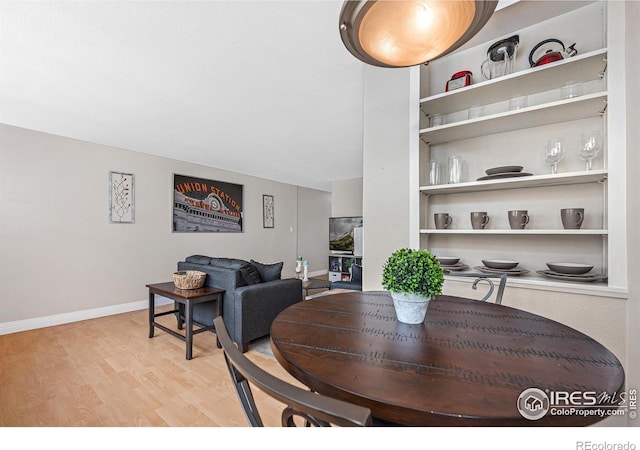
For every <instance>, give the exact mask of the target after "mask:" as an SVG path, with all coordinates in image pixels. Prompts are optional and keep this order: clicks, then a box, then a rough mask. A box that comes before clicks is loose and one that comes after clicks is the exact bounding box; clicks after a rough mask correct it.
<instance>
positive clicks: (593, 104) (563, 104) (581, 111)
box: [420, 92, 607, 145]
mask: <svg viewBox="0 0 640 450" xmlns="http://www.w3.org/2000/svg"><path fill="white" fill-rule="evenodd" d="M606 101H607V92H596V93H594V94H588V95H583V96H580V97H575V98H571V99H567V100H559V101H556V102H550V103H543V104H540V105H534V106H529V107H527V108H522V109H518V110H515V111H506V112H502V113H498V114H491V115H487V116H483V117H480V118H478V119H470V120H461V121H460V122H454V123H450V124H446V125H441V126H437V127H430V128H423V129H421V130H420V137H421V138H422V140H423V141H425V142H427V143H428V144H431V145H434V144H442V143H445V142H449V141H459V140H462V139H470V138H474V137H479V136H487V135H490V134H497V133H503V132H507V131H514V130H522V129H527V128H534V127H539V126H543V125H550V124H554V123H561V122H567V121H569V120H579V119H586V118H588V117H596V116H598V115H601V114H602V113H603V111H604V110H605V109H606Z"/></svg>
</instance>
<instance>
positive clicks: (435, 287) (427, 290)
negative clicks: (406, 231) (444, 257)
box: [382, 248, 444, 299]
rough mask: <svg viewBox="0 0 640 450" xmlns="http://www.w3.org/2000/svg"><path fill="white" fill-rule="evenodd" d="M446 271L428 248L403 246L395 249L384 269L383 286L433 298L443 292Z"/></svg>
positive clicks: (391, 290)
mask: <svg viewBox="0 0 640 450" xmlns="http://www.w3.org/2000/svg"><path fill="white" fill-rule="evenodd" d="M443 283H444V271H443V270H442V267H441V266H440V263H439V262H438V260H437V259H436V257H435V256H434V255H433V254H431V253H430V252H429V251H428V250H412V249H409V248H403V249H400V250H397V251H395V252H394V253H393V254H392V255H391V256H390V257H389V259H388V260H387V262H386V263H385V265H384V267H383V271H382V286H383V287H384V288H385V289H386V290H388V291H390V292H395V293H407V294H416V295H421V296H424V297H427V298H429V299H430V298H431V297H432V296H434V295H439V294H441V293H442V285H443Z"/></svg>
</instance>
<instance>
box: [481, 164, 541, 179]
mask: <svg viewBox="0 0 640 450" xmlns="http://www.w3.org/2000/svg"><path fill="white" fill-rule="evenodd" d="M522 169H523V167H522V166H500V167H492V168H491V169H487V170H485V172H486V174H487V176H486V177H480V178H478V181H485V180H495V179H498V178H511V177H530V176H531V175H533V174H531V173H526V172H523V171H522Z"/></svg>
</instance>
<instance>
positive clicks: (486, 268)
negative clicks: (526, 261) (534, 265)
mask: <svg viewBox="0 0 640 450" xmlns="http://www.w3.org/2000/svg"><path fill="white" fill-rule="evenodd" d="M482 264H484V265H483V266H476V267H474V269H476V270H479V271H480V272H484V273H494V274H503V273H506V274H507V275H523V274H525V273H529V271H528V270H527V269H522V268H519V267H517V266H518V264H520V263H519V262H518V261H513V260H510V259H483V260H482Z"/></svg>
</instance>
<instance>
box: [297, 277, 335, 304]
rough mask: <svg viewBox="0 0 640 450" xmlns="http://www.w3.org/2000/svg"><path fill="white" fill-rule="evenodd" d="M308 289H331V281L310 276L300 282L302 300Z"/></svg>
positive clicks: (305, 296) (307, 293)
mask: <svg viewBox="0 0 640 450" xmlns="http://www.w3.org/2000/svg"><path fill="white" fill-rule="evenodd" d="M310 289H331V282H330V281H328V280H318V279H314V278H311V279H309V280H307V281H303V282H302V292H303V294H304V295H303V297H302V298H303V300H304V299H306V298H307V296H308V295H309V290H310Z"/></svg>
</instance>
